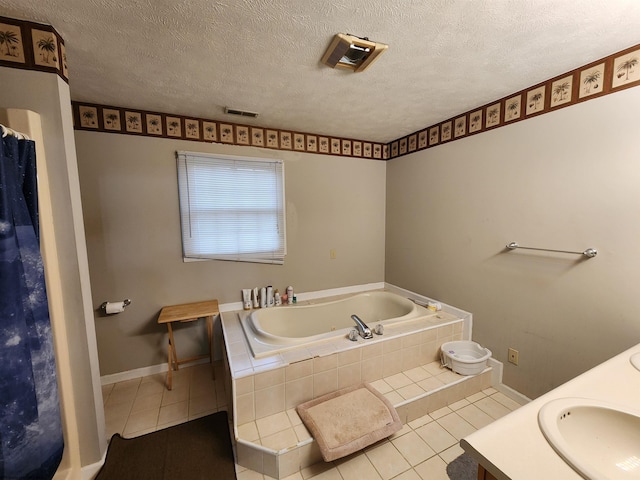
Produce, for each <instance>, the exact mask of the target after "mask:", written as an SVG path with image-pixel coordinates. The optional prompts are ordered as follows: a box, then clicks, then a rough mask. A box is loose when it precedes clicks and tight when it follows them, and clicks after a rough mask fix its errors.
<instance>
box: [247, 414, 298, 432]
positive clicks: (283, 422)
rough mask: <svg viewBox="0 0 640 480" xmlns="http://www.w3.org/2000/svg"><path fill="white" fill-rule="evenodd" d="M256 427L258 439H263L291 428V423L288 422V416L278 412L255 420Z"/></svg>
mask: <svg viewBox="0 0 640 480" xmlns="http://www.w3.org/2000/svg"><path fill="white" fill-rule="evenodd" d="M256 425H257V426H258V433H259V434H260V438H264V437H268V436H269V435H273V434H274V433H277V432H280V431H282V430H285V429H287V428H289V427H291V422H289V416H288V415H287V414H286V412H280V413H276V414H274V415H269V416H268V417H264V418H259V419H258V420H256Z"/></svg>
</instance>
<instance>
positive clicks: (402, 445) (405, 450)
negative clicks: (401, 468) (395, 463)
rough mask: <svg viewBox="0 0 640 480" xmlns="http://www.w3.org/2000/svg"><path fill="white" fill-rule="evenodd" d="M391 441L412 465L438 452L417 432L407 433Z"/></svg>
mask: <svg viewBox="0 0 640 480" xmlns="http://www.w3.org/2000/svg"><path fill="white" fill-rule="evenodd" d="M391 443H392V444H393V445H394V446H395V447H396V448H397V449H398V451H399V452H400V453H401V454H402V456H403V457H404V458H405V459H406V460H407V461H408V462H409V463H410V464H411V466H412V467H414V466H416V465H418V464H419V463H422V462H424V461H425V460H426V459H427V458H431V457H433V456H434V455H435V454H436V452H434V451H433V450H432V449H431V447H429V445H427V443H426V442H425V441H424V440H422V438H420V436H419V435H418V434H417V433H416V432H411V433H407V434H406V435H403V436H401V437H399V438H396V439H392V440H391Z"/></svg>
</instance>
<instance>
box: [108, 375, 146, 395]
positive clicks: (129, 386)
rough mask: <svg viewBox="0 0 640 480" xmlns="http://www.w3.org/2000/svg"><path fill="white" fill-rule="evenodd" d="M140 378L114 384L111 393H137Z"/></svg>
mask: <svg viewBox="0 0 640 480" xmlns="http://www.w3.org/2000/svg"><path fill="white" fill-rule="evenodd" d="M141 380H142V377H138V378H132V379H131V380H124V381H122V382H116V383H115V384H114V385H113V392H125V391H126V392H130V391H132V390H133V391H137V390H138V387H139V386H140V381H141Z"/></svg>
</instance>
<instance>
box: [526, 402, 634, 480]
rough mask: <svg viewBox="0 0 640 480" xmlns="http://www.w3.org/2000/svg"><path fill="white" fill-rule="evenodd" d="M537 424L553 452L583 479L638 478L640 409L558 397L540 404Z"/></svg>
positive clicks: (629, 479)
mask: <svg viewBox="0 0 640 480" xmlns="http://www.w3.org/2000/svg"><path fill="white" fill-rule="evenodd" d="M538 424H539V425H540V430H542V433H543V434H544V436H545V438H546V439H547V441H548V442H549V444H550V445H551V447H552V448H553V449H554V450H555V451H556V453H557V454H558V455H560V457H562V459H563V460H564V461H565V462H567V463H568V464H569V465H570V466H571V467H572V468H573V469H574V470H575V471H576V472H578V473H579V474H580V475H582V476H583V477H584V478H587V479H589V480H617V479H620V480H623V479H624V480H631V479H640V412H638V411H633V410H630V409H627V408H625V407H619V406H614V405H611V404H608V403H606V402H602V401H599V400H592V399H586V398H559V399H557V400H551V401H550V402H548V403H546V404H545V405H543V406H542V408H541V409H540V411H539V412H538Z"/></svg>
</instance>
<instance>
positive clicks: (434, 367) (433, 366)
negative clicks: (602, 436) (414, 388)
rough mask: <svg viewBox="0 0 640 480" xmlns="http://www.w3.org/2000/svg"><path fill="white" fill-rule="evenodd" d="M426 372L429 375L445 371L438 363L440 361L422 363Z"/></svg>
mask: <svg viewBox="0 0 640 480" xmlns="http://www.w3.org/2000/svg"><path fill="white" fill-rule="evenodd" d="M422 368H424V369H425V370H426V371H427V372H429V373H430V374H431V375H434V376H435V375H440V374H441V373H442V372H444V371H445V369H444V368H442V365H440V362H431V363H429V364H427V365H423V367H422Z"/></svg>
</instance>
